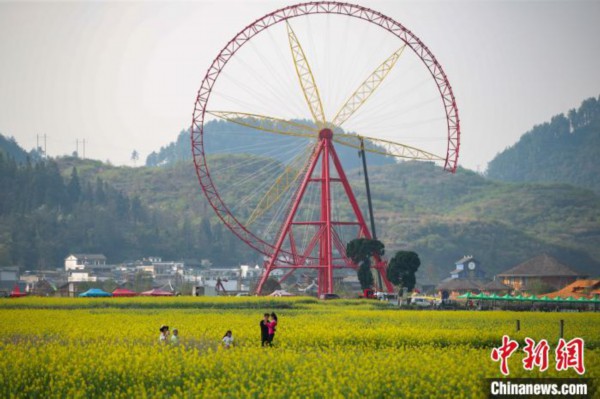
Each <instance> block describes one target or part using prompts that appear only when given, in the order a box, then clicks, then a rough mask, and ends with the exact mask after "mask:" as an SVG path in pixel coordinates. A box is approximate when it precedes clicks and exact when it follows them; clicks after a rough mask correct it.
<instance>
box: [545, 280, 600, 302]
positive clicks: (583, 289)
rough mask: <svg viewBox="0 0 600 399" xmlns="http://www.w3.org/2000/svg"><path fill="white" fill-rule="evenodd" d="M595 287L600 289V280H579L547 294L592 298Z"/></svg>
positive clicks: (551, 296)
mask: <svg viewBox="0 0 600 399" xmlns="http://www.w3.org/2000/svg"><path fill="white" fill-rule="evenodd" d="M594 289H595V291H598V290H599V289H600V280H577V281H575V282H573V283H571V284H569V285H567V286H566V287H564V288H563V289H561V290H559V291H555V292H551V293H549V294H546V295H547V296H548V297H550V298H554V297H557V296H559V297H561V298H566V297H569V296H572V297H573V298H581V297H585V298H591V297H593V296H594Z"/></svg>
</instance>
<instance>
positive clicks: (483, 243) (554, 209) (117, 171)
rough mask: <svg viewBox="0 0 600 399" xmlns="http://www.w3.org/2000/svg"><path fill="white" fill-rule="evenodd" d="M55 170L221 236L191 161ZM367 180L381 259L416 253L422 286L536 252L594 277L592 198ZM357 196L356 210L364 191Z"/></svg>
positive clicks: (419, 167)
mask: <svg viewBox="0 0 600 399" xmlns="http://www.w3.org/2000/svg"><path fill="white" fill-rule="evenodd" d="M60 163H61V165H62V168H63V170H64V173H68V171H69V170H71V168H72V166H73V165H75V164H77V165H78V170H79V171H80V174H81V175H82V176H90V177H91V176H96V175H99V176H101V178H102V179H104V180H106V181H108V182H110V183H111V184H112V185H113V186H115V187H118V188H119V189H122V190H124V191H125V192H127V193H128V194H129V195H136V196H139V198H140V200H141V202H142V203H143V204H144V205H147V206H148V207H149V208H150V209H151V210H156V211H159V212H161V214H168V215H170V217H171V218H172V220H173V221H174V222H173V223H174V225H173V226H172V227H173V228H175V227H179V229H181V228H182V227H183V226H184V225H185V226H187V227H186V229H189V230H190V231H198V230H200V228H199V226H200V225H201V224H202V223H206V220H210V223H211V227H212V230H213V231H219V234H223V233H224V231H227V229H226V228H225V227H223V226H222V225H221V223H219V222H218V221H217V220H216V218H215V216H214V212H213V211H212V209H211V208H210V206H208V204H207V203H206V201H205V199H204V195H203V193H202V192H201V190H200V187H199V185H198V181H197V178H196V176H195V173H194V168H193V165H191V163H190V162H180V163H178V164H175V165H170V166H165V167H161V168H148V167H144V168H126V167H118V168H117V167H108V166H106V165H104V164H101V163H99V162H98V163H95V162H93V161H83V162H81V161H79V160H74V159H63V160H60ZM370 171H371V178H372V191H373V197H374V207H375V216H376V220H377V227H378V234H379V236H380V238H381V239H382V241H384V243H385V244H386V246H387V248H388V253H391V252H392V251H395V250H398V249H401V248H408V249H414V250H417V251H418V253H419V255H420V256H421V259H422V261H423V266H422V274H421V277H422V278H423V277H424V278H426V279H427V280H429V281H433V282H436V281H438V280H439V279H441V278H444V277H447V276H448V273H449V271H450V270H452V267H453V262H454V261H455V260H457V259H459V258H460V257H462V256H463V255H465V254H473V255H475V256H476V257H477V258H478V259H480V260H481V261H482V265H483V267H484V268H485V269H486V270H487V271H488V273H490V274H491V275H493V274H494V273H497V272H500V271H502V270H506V269H508V268H509V267H512V266H514V265H516V264H517V263H520V262H523V261H525V260H527V259H529V258H531V257H533V256H536V255H538V254H540V253H542V252H547V253H549V254H552V255H554V256H556V257H557V258H558V259H560V260H562V261H564V262H565V263H567V264H569V265H572V267H574V268H575V269H578V270H581V271H583V272H587V273H590V274H594V273H595V274H598V270H600V247H599V246H598V245H597V243H598V242H600V227H599V226H600V225H599V223H598V221H599V220H600V197H598V195H596V194H594V193H593V192H591V191H588V190H583V189H577V188H574V187H572V186H568V185H555V184H514V183H502V182H494V181H491V180H488V179H486V178H484V177H482V176H480V175H478V174H476V173H474V172H471V171H468V170H464V169H459V171H458V172H457V173H456V174H455V175H452V174H449V173H447V172H444V171H442V170H441V169H440V168H439V167H436V166H434V165H431V164H426V163H418V162H404V163H400V164H392V165H384V166H378V167H372V168H371V169H370ZM239 172H240V173H241V172H242V171H239ZM359 173H360V172H359V170H354V171H349V173H348V174H349V178H350V179H351V180H354V181H357V179H358V180H360V179H361V177H360V176H358V174H359ZM356 191H357V192H356V194H357V197H358V200H359V202H361V203H362V204H364V203H365V202H364V192H361V191H360V190H356ZM363 212H365V214H366V209H363ZM236 243H237V244H239V245H242V247H243V244H241V243H240V242H239V241H237V239H233V242H232V243H231V244H230V245H232V247H234V248H237V250H238V254H239V255H240V256H241V257H240V258H239V260H238V262H240V263H246V262H249V259H251V260H252V261H259V260H260V258H259V257H257V255H256V254H254V253H253V252H251V251H246V252H243V251H242V250H241V248H239V247H236V246H235V245H236ZM211 259H212V258H211Z"/></svg>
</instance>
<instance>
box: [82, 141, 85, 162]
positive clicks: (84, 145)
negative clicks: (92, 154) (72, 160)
mask: <svg viewBox="0 0 600 399" xmlns="http://www.w3.org/2000/svg"><path fill="white" fill-rule="evenodd" d="M82 159H85V139H83V157H82Z"/></svg>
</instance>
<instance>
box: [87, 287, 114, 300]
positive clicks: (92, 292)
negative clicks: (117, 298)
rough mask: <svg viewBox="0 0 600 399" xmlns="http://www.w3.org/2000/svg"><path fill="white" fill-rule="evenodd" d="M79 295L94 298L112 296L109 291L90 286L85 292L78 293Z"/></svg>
mask: <svg viewBox="0 0 600 399" xmlns="http://www.w3.org/2000/svg"><path fill="white" fill-rule="evenodd" d="M79 296H80V297H84V298H94V297H107V296H112V294H111V293H110V292H106V291H103V290H101V289H100V288H91V289H89V290H87V291H86V292H84V293H81V294H79Z"/></svg>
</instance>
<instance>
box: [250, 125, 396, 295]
mask: <svg viewBox="0 0 600 399" xmlns="http://www.w3.org/2000/svg"><path fill="white" fill-rule="evenodd" d="M332 137H333V133H332V131H331V130H330V129H323V130H321V132H320V133H319V142H318V144H317V146H316V148H315V150H314V152H313V154H312V156H311V158H310V160H309V164H308V168H307V170H306V173H305V175H304V177H303V179H302V182H301V184H300V186H299V188H298V191H297V193H296V195H295V197H294V200H293V203H292V206H291V208H290V212H289V213H288V215H287V218H286V221H285V223H284V224H283V226H282V229H281V231H280V233H279V237H278V238H277V241H276V243H275V250H274V251H273V253H272V254H271V256H270V258H269V260H268V261H267V262H265V271H264V273H263V274H262V276H261V279H260V282H259V283H258V286H257V289H256V293H257V294H261V292H262V288H263V286H264V284H265V282H266V281H267V278H268V277H269V275H270V273H271V272H272V271H273V270H275V269H291V270H290V271H289V272H288V273H286V275H285V276H284V277H283V278H282V280H284V279H285V278H287V276H288V275H290V274H291V273H292V272H294V271H295V270H297V269H317V272H318V286H319V289H318V293H319V295H321V294H329V293H333V290H334V287H333V271H334V270H335V269H337V268H343V267H351V268H353V269H356V265H355V264H353V263H352V261H351V260H350V259H348V258H345V257H344V258H343V259H341V261H342V262H341V263H340V262H337V263H336V262H335V259H334V258H333V251H334V246H335V247H336V249H337V250H338V252H340V253H342V254H344V253H345V248H344V247H343V244H342V243H341V240H339V237H337V233H336V231H335V229H334V226H335V225H356V226H357V227H358V230H359V237H365V238H371V233H370V232H369V229H368V228H367V225H366V223H365V219H364V217H363V215H362V212H361V210H360V206H359V205H358V202H357V201H356V197H355V196H354V193H353V192H352V188H351V187H350V184H349V183H348V179H347V178H346V174H345V173H344V169H343V168H342V165H341V163H340V160H339V158H338V156H337V153H336V151H335V148H334V146H333V143H332V142H331V138H332ZM319 161H320V162H321V174H320V176H319V177H314V176H313V175H314V172H315V169H316V167H317V164H318V163H319ZM331 164H333V167H334V170H335V171H337V174H338V178H332V177H331ZM310 183H316V184H320V186H321V190H320V191H321V215H320V218H319V220H317V221H300V222H299V221H295V217H296V215H297V211H298V208H299V207H300V203H301V202H302V198H303V197H304V194H305V192H306V189H307V187H308V185H309V184H310ZM331 183H340V184H342V186H343V187H344V191H345V193H346V196H347V198H348V201H349V202H350V205H351V206H352V210H353V212H354V216H355V217H356V221H352V222H343V221H335V220H332V218H331ZM300 224H301V225H313V226H317V227H318V229H317V230H316V232H315V234H314V235H313V237H312V239H311V240H310V244H309V245H308V247H307V248H306V249H305V251H304V254H299V253H298V251H297V249H296V244H295V241H294V236H293V227H294V225H300ZM334 237H336V239H335V240H334ZM286 239H288V240H289V245H290V248H291V249H290V251H291V253H292V257H291V259H288V258H286V257H281V254H282V252H283V251H282V247H283V245H284V243H285V241H286ZM317 243H318V244H319V251H318V252H319V257H318V259H316V261H315V262H310V263H308V264H307V260H308V254H310V252H312V250H313V249H314V247H315V245H316V244H317ZM374 268H375V269H376V270H377V271H378V272H379V273H380V274H381V276H382V280H383V282H384V284H385V287H379V288H380V289H385V290H386V291H388V292H392V291H393V289H394V286H393V285H392V284H391V283H390V282H389V281H388V279H387V277H386V274H385V269H386V263H385V261H383V260H382V259H381V258H379V257H376V259H375V266H374Z"/></svg>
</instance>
